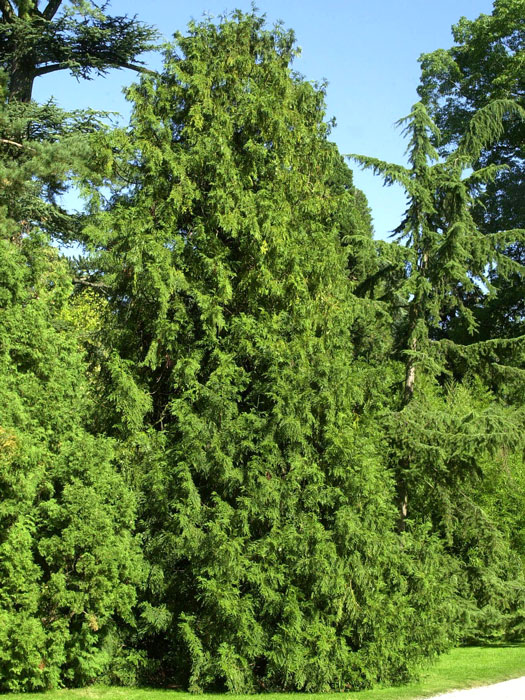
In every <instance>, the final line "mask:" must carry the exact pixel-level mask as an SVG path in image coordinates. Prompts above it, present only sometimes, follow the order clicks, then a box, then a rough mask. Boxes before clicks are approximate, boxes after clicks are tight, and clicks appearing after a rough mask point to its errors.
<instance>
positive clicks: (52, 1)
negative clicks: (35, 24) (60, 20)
mask: <svg viewBox="0 0 525 700" xmlns="http://www.w3.org/2000/svg"><path fill="white" fill-rule="evenodd" d="M61 4H62V0H49V3H48V5H47V7H46V9H45V10H44V11H43V12H42V17H43V18H44V19H49V20H51V19H53V17H54V16H55V15H56V13H57V12H58V9H59V7H60V5H61Z"/></svg>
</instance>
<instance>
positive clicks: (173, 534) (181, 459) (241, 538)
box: [90, 13, 453, 692]
mask: <svg viewBox="0 0 525 700" xmlns="http://www.w3.org/2000/svg"><path fill="white" fill-rule="evenodd" d="M293 55H294V49H293V36H292V35H291V34H289V33H286V32H284V31H283V30H282V29H280V28H278V27H277V28H275V29H273V30H268V29H265V28H264V26H263V20H262V19H261V18H259V17H257V16H256V15H243V14H241V13H236V14H235V15H234V17H233V18H232V19H229V20H223V21H221V22H220V23H218V24H214V23H212V22H205V23H203V24H194V25H191V26H190V32H189V34H188V35H187V36H178V38H177V45H176V47H174V48H173V49H170V50H169V51H168V53H167V56H166V67H165V71H164V73H163V75H162V76H161V77H159V78H158V79H153V80H152V79H144V80H143V81H142V82H141V84H140V85H138V86H136V87H134V88H133V89H132V90H131V91H130V93H129V95H130V97H131V98H132V99H133V101H134V112H133V117H132V129H131V133H130V137H129V138H130V142H129V144H128V145H127V146H125V147H124V149H123V151H122V152H121V154H120V158H121V159H120V162H118V163H117V166H118V172H119V173H120V174H121V175H122V176H123V179H124V181H125V182H127V183H128V184H127V188H126V190H125V191H124V192H122V193H121V194H120V195H119V196H116V197H115V199H114V202H113V205H112V207H111V208H110V210H109V211H107V212H106V213H102V214H101V215H100V218H99V222H98V225H97V226H93V227H92V228H91V230H90V236H91V240H92V246H93V248H94V250H95V251H96V255H95V259H94V260H93V261H92V263H91V264H92V272H93V277H92V281H93V284H95V283H98V284H100V285H106V286H107V288H108V290H109V291H108V298H109V300H110V305H111V308H112V313H111V315H110V323H111V325H110V326H109V327H108V331H109V338H108V343H109V344H110V346H111V347H112V348H114V349H115V352H114V353H113V354H107V355H106V357H103V356H101V360H100V362H101V365H100V376H101V379H102V382H101V393H103V394H104V393H105V399H104V403H105V404H106V405H107V406H108V411H107V414H106V418H105V420H106V424H107V425H109V426H111V430H112V432H113V433H114V434H115V435H118V436H120V438H121V439H122V440H124V441H125V443H126V444H127V446H128V453H129V460H130V469H132V471H133V473H134V475H135V476H134V478H135V480H136V483H137V484H138V486H139V488H140V489H141V490H142V493H143V497H142V498H143V504H142V511H141V523H142V524H141V527H142V529H143V542H144V547H145V553H146V556H147V558H148V560H149V566H150V571H149V576H148V580H149V586H148V589H147V593H146V595H145V598H144V600H143V603H142V625H143V627H142V632H141V634H142V644H143V645H145V647H146V648H147V650H148V653H149V654H150V658H151V659H152V662H153V663H154V664H156V665H155V666H154V667H155V668H156V673H155V677H156V678H157V680H158V679H163V680H165V681H167V680H168V679H170V678H174V679H175V680H176V681H178V682H182V683H188V684H189V686H190V687H191V688H192V689H194V690H196V689H203V688H220V687H224V686H225V687H227V688H228V689H229V690H230V691H235V692H241V691H243V692H244V691H251V690H254V689H264V688H278V689H306V690H325V689H328V688H337V689H345V688H360V687H367V686H369V685H371V684H372V683H374V682H377V681H383V682H389V681H390V682H399V681H400V680H402V679H403V678H406V677H408V676H410V675H411V674H412V673H413V672H414V671H415V669H416V668H417V667H418V664H419V663H420V662H421V660H422V659H423V658H424V657H425V656H427V655H432V653H435V652H436V651H439V650H441V649H443V648H445V647H446V645H447V644H448V643H449V641H450V638H451V636H452V635H453V626H451V624H450V620H449V618H450V615H449V613H450V610H449V605H450V604H451V595H452V591H451V589H452V587H453V582H452V581H451V580H450V578H449V577H446V578H445V579H444V580H440V578H441V576H440V575H441V573H442V564H443V562H442V560H441V559H440V557H439V552H438V551H437V549H436V543H435V542H434V541H433V540H432V538H428V537H426V536H424V535H423V534H421V533H419V535H418V536H417V537H415V536H414V537H413V536H412V535H411V534H409V533H404V535H402V536H399V535H398V534H397V533H396V531H395V511H394V509H393V507H392V500H393V493H392V483H391V480H390V477H389V475H388V473H387V472H386V471H385V470H384V469H383V466H382V463H381V457H380V451H379V448H380V445H379V444H378V442H377V438H378V431H377V429H376V427H375V426H374V422H373V420H372V419H369V418H368V417H367V416H366V415H361V414H362V408H363V405H364V403H365V398H364V389H363V387H364V386H365V385H366V384H367V380H366V378H367V376H368V375H367V373H368V371H369V370H368V367H367V365H366V363H365V362H362V363H358V362H356V363H354V362H353V358H354V354H355V349H354V347H353V346H352V342H351V329H352V327H353V324H354V321H355V319H356V318H357V317H358V316H359V317H360V318H362V316H363V314H364V313H366V311H365V310H364V308H365V307H364V306H363V304H364V303H365V302H363V301H362V300H361V299H358V298H357V297H354V296H352V294H351V284H352V283H351V282H350V281H349V280H348V271H347V268H348V261H349V258H350V257H351V254H353V255H354V257H355V258H356V259H358V258H359V253H358V250H357V246H355V247H354V248H352V245H351V240H350V239H351V235H350V234H351V233H354V234H355V236H356V239H357V240H359V235H364V230H365V229H364V228H362V229H361V230H359V227H357V228H356V227H355V226H353V225H350V224H348V223H347V224H345V225H347V233H348V234H349V236H348V237H347V238H348V240H346V245H345V244H344V242H343V243H342V241H341V236H340V233H341V231H340V227H341V226H342V225H343V223H344V222H345V221H346V222H348V216H349V213H350V212H349V210H348V207H349V204H350V200H349V197H353V196H354V195H353V194H351V193H349V192H350V190H349V188H348V187H345V186H344V182H342V181H344V179H345V176H344V175H343V177H342V178H341V169H340V168H341V163H340V158H339V157H338V156H337V154H336V152H335V151H334V148H333V146H332V145H331V144H329V142H328V141H327V134H328V127H327V125H326V124H325V123H324V122H323V110H324V104H323V91H322V90H321V89H319V88H315V87H313V86H312V85H311V84H310V83H308V82H306V81H305V80H303V79H302V78H301V77H300V76H297V75H295V74H294V73H293V72H292V71H291V68H290V62H291V60H292V58H293ZM124 142H125V140H124V139H122V138H121V140H120V143H121V144H122V143H124ZM345 212H346V213H345ZM359 212H361V213H359ZM364 216H365V212H364V210H363V208H361V210H359V208H358V207H356V208H355V210H354V219H355V221H356V222H359V221H362V222H364V219H363V217H364ZM361 226H362V227H364V223H363V224H361ZM359 274H360V273H359ZM373 322H374V319H373V316H372V315H371V316H370V324H371V323H373ZM436 598H439V599H440V607H439V610H438V609H437V608H436V606H435V602H433V601H435V600H436Z"/></svg>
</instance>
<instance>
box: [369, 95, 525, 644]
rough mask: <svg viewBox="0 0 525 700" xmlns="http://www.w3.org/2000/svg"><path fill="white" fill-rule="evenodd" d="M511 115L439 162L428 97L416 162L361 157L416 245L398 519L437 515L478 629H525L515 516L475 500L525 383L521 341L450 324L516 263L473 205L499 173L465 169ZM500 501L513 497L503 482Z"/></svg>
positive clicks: (490, 117) (471, 319)
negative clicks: (486, 336)
mask: <svg viewBox="0 0 525 700" xmlns="http://www.w3.org/2000/svg"><path fill="white" fill-rule="evenodd" d="M508 112H510V113H514V114H516V115H517V117H518V118H522V116H523V115H522V110H520V108H519V106H517V105H516V103H514V102H512V101H509V100H505V101H495V102H493V103H491V104H490V105H488V106H486V107H485V108H483V109H482V110H479V111H478V112H477V113H476V114H475V115H474V117H473V118H472V120H471V121H470V123H469V124H468V125H467V127H466V128H465V130H464V133H463V135H462V138H461V139H460V141H459V144H458V147H457V149H456V150H455V151H453V152H452V153H450V154H449V155H448V157H446V158H445V159H440V158H439V156H438V153H437V151H436V149H435V147H434V145H433V144H434V143H435V142H436V141H439V131H438V129H437V127H436V126H435V124H434V123H433V121H432V120H431V119H430V117H429V115H428V112H427V110H426V108H425V106H424V105H423V104H422V103H418V104H416V105H415V106H414V108H413V111H412V113H411V114H410V115H409V116H408V117H407V118H406V119H405V120H402V122H401V123H404V124H406V133H407V134H408V136H409V139H410V141H409V146H408V155H409V164H410V167H409V168H406V167H403V166H400V165H394V164H390V163H385V162H382V161H379V160H377V159H374V158H367V157H363V156H356V158H357V159H358V161H359V162H361V163H362V164H363V165H364V166H366V167H370V168H372V169H373V170H375V171H376V172H377V173H379V174H381V175H382V176H383V177H384V178H385V182H386V183H387V184H391V183H392V182H398V183H399V184H401V185H402V186H403V187H404V188H405V189H406V192H407V195H408V208H407V211H406V213H405V217H404V219H403V221H402V223H401V224H400V226H399V227H398V229H397V233H398V234H399V236H400V240H401V241H404V242H405V243H406V286H405V301H404V304H403V309H404V315H403V316H402V317H401V318H400V320H399V321H398V323H397V324H396V328H395V331H396V336H397V340H396V344H397V355H398V357H399V358H400V359H402V362H403V365H404V381H403V388H402V390H401V392H400V393H399V403H398V406H397V410H396V411H394V412H393V413H392V414H391V416H390V417H389V418H388V420H387V426H388V428H387V429H388V431H389V433H390V463H391V467H392V469H393V472H394V474H395V480H396V484H397V490H398V501H399V509H400V528H401V529H404V528H405V527H406V525H407V522H408V523H411V522H418V521H423V522H425V521H428V522H431V523H432V526H433V528H434V529H435V531H437V532H438V533H439V535H440V537H441V538H442V540H443V542H444V543H445V544H446V548H447V551H448V552H449V553H450V555H451V556H452V557H453V558H454V559H456V560H457V562H458V564H459V566H460V573H461V576H462V579H463V582H462V584H461V593H462V595H463V596H464V599H465V602H464V603H463V607H464V612H465V619H464V621H463V624H464V634H465V635H466V636H468V637H469V638H475V637H476V635H478V638H479V637H481V638H482V637H486V636H489V637H490V636H491V634H492V635H494V636H496V637H497V636H498V635H502V634H508V635H510V636H512V635H514V634H517V633H521V631H522V630H521V619H522V615H523V610H524V604H525V577H524V570H523V554H524V552H523V549H522V547H521V545H520V547H518V549H517V550H515V549H513V546H512V542H513V540H512V538H511V537H510V538H509V532H508V530H507V527H506V525H505V524H503V527H502V529H501V530H500V529H499V523H498V516H497V513H496V511H495V510H494V508H491V509H490V515H489V513H485V512H484V511H483V509H482V507H481V504H480V500H479V499H480V498H481V494H482V493H483V486H481V483H482V482H483V480H484V479H485V478H487V475H488V474H490V479H493V474H494V465H495V464H501V462H502V460H503V461H504V459H505V458H504V456H503V455H505V454H506V453H507V451H508V450H509V449H514V450H516V449H519V450H521V449H522V446H523V445H522V437H521V436H522V431H523V415H522V412H521V406H518V407H516V406H513V401H512V399H513V397H514V396H515V391H516V388H517V387H519V388H520V389H521V390H522V389H523V378H522V374H523V368H522V360H521V356H522V352H523V349H522V346H523V342H522V339H520V338H517V339H514V340H513V339H507V338H500V339H497V340H494V341H490V342H488V343H486V342H472V341H470V342H468V344H466V345H464V344H461V343H459V342H457V337H456V336H457V334H451V332H450V329H451V328H453V327H455V326H459V327H461V328H463V329H464V332H465V333H467V334H468V333H470V334H474V333H475V331H476V314H475V313H474V312H473V309H472V299H476V300H477V303H478V305H483V303H486V302H485V300H486V297H487V296H488V295H489V294H490V293H492V294H495V293H496V289H494V288H493V287H492V286H491V284H490V276H491V272H492V271H493V270H494V269H496V268H497V273H498V275H499V277H501V278H505V277H506V276H507V277H508V276H509V275H511V274H513V273H514V272H515V271H520V266H519V264H518V263H516V262H515V261H514V260H513V259H512V257H510V256H509V255H506V254H505V253H506V252H507V253H508V247H509V245H511V244H513V243H515V242H516V241H521V240H523V237H524V235H525V231H523V230H521V229H514V230H510V231H500V232H498V233H497V234H493V235H487V234H485V233H484V232H483V231H481V230H480V229H479V226H478V225H477V224H476V221H475V219H474V216H473V210H474V208H475V193H476V192H477V191H478V187H479V184H480V183H482V182H483V181H484V180H485V179H486V178H489V179H490V178H493V177H494V175H495V172H496V173H497V170H496V171H495V169H494V168H485V169H483V170H474V171H473V172H472V173H471V174H469V175H465V174H464V171H465V170H466V169H467V168H472V167H473V166H474V165H475V163H476V162H477V160H478V158H479V155H480V153H481V152H482V150H483V149H484V148H486V147H487V146H488V145H489V144H490V143H491V142H493V141H494V140H496V139H497V138H498V137H499V136H501V134H502V132H503V128H504V116H505V115H506V114H507V113H508ZM508 364H510V366H506V365H508ZM502 377H505V379H503V378H502ZM513 385H514V391H512V390H511V387H512V386H513ZM489 389H490V390H492V393H491V391H489ZM516 467H517V472H516V473H515V475H514V478H515V480H516V483H522V476H521V474H522V470H523V464H522V463H521V461H520V460H519V459H518V460H517V463H516ZM492 486H493V484H489V485H488V489H489V490H490V489H491V488H492ZM498 498H503V499H504V494H503V493H502V492H501V491H500V492H499V493H498ZM480 581H483V585H480V584H479V582H480Z"/></svg>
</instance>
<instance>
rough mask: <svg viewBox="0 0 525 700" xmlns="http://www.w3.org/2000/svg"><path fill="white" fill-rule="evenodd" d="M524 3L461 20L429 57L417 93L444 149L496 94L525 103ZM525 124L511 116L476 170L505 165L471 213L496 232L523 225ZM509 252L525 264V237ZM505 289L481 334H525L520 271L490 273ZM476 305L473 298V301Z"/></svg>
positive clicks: (482, 315) (505, 2) (500, 5)
mask: <svg viewBox="0 0 525 700" xmlns="http://www.w3.org/2000/svg"><path fill="white" fill-rule="evenodd" d="M524 17H525V2H524V1H523V0H496V2H494V7H493V11H492V14H490V15H480V17H478V18H477V19H475V20H467V19H466V18H465V17H463V18H462V19H461V20H460V21H459V22H458V24H457V25H455V26H454V27H453V28H452V31H453V35H454V41H455V44H454V46H453V47H452V48H451V49H448V50H446V51H445V50H438V51H434V52H432V53H429V54H424V55H423V56H422V58H421V59H420V60H421V68H422V74H421V85H420V87H419V93H420V95H421V96H422V98H423V100H424V101H425V103H426V104H427V105H428V107H429V110H430V112H431V114H432V117H433V118H434V119H435V121H436V123H437V125H438V127H439V129H440V131H441V142H440V146H441V150H442V152H450V151H452V150H453V149H454V147H455V145H457V143H458V142H459V139H460V138H461V134H462V133H463V131H464V128H465V125H466V124H467V123H468V121H469V119H470V118H471V117H472V115H473V114H474V112H475V111H476V110H478V109H480V108H482V107H484V106H486V105H488V104H490V102H491V101H493V100H497V99H511V100H514V101H516V102H517V104H519V105H521V106H522V107H525V71H524V70H523V63H524V60H525V20H524ZM524 144H525V123H524V122H523V120H520V119H516V118H515V117H513V116H512V115H508V116H507V117H506V118H505V129H504V131H503V132H502V133H501V134H500V135H499V137H498V139H497V140H496V141H493V142H491V143H490V144H487V145H486V146H485V148H483V149H482V150H481V152H480V153H479V156H478V160H477V162H476V167H477V168H482V167H487V166H490V165H500V166H503V167H502V168H500V169H499V170H498V171H497V173H496V174H495V177H494V178H493V179H492V180H491V181H489V182H486V183H485V184H484V185H483V187H482V189H481V190H480V192H479V196H478V198H477V203H476V206H475V208H474V209H473V215H474V218H475V220H476V223H477V224H478V226H479V227H480V230H481V231H484V232H487V233H497V232H498V231H501V230H505V229H511V228H522V229H523V228H525V166H524V163H525V146H524ZM509 252H510V254H511V255H512V257H513V258H514V259H515V260H517V261H518V262H520V263H521V264H522V265H523V264H524V263H525V255H524V248H523V243H522V242H516V243H514V244H513V245H512V246H511V247H510V248H509ZM492 282H493V283H494V284H497V285H498V287H499V288H500V293H499V294H498V297H497V299H496V298H494V299H490V300H487V304H485V305H484V308H483V309H480V310H479V315H478V320H479V328H478V333H477V337H479V338H480V339H483V338H485V339H486V338H494V337H498V336H501V335H502V334H504V335H516V336H517V335H522V334H523V328H524V326H523V319H524V315H525V308H524V305H523V304H524V302H523V300H524V298H525V293H524V286H523V275H522V274H521V273H519V272H516V274H515V275H514V276H512V277H510V278H509V279H508V280H507V281H505V280H504V279H500V278H498V276H497V274H495V275H493V277H492ZM474 303H475V300H474Z"/></svg>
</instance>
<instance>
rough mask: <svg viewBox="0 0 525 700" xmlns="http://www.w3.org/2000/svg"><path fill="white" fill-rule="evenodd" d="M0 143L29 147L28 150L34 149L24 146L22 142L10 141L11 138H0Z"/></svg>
mask: <svg viewBox="0 0 525 700" xmlns="http://www.w3.org/2000/svg"><path fill="white" fill-rule="evenodd" d="M0 143H8V144H9V145H10V146H17V147H18V148H29V150H30V151H34V150H35V149H34V148H31V146H25V145H24V144H23V143H18V142H17V141H11V139H0Z"/></svg>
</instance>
